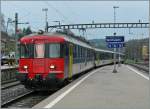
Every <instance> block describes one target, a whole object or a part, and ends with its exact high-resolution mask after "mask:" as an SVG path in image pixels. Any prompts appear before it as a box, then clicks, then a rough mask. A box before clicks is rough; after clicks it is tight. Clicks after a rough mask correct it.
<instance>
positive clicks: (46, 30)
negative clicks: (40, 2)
mask: <svg viewBox="0 0 150 109" xmlns="http://www.w3.org/2000/svg"><path fill="white" fill-rule="evenodd" d="M42 11H45V32H48V21H47V11H48V8H43V9H42Z"/></svg>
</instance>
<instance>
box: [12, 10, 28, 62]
mask: <svg viewBox="0 0 150 109" xmlns="http://www.w3.org/2000/svg"><path fill="white" fill-rule="evenodd" d="M13 22H14V23H15V42H16V47H15V50H16V64H17V63H18V58H19V52H18V24H29V23H28V22H25V23H19V22H18V13H15V20H14V21H13Z"/></svg>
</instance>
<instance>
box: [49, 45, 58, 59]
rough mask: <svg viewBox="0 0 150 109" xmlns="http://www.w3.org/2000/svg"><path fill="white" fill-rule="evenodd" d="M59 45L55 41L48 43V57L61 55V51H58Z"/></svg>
mask: <svg viewBox="0 0 150 109" xmlns="http://www.w3.org/2000/svg"><path fill="white" fill-rule="evenodd" d="M60 45H61V44H57V43H53V44H49V47H48V48H49V50H48V51H49V52H48V57H49V58H58V57H61V52H60V48H61V47H60Z"/></svg>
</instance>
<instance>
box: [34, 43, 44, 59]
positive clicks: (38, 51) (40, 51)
mask: <svg viewBox="0 0 150 109" xmlns="http://www.w3.org/2000/svg"><path fill="white" fill-rule="evenodd" d="M44 54H45V45H44V44H36V45H35V58H44Z"/></svg>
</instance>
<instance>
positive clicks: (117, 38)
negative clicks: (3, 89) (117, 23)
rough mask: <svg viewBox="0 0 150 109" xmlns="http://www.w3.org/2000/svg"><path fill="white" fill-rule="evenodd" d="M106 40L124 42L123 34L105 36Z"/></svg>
mask: <svg viewBox="0 0 150 109" xmlns="http://www.w3.org/2000/svg"><path fill="white" fill-rule="evenodd" d="M106 42H124V36H106Z"/></svg>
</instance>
